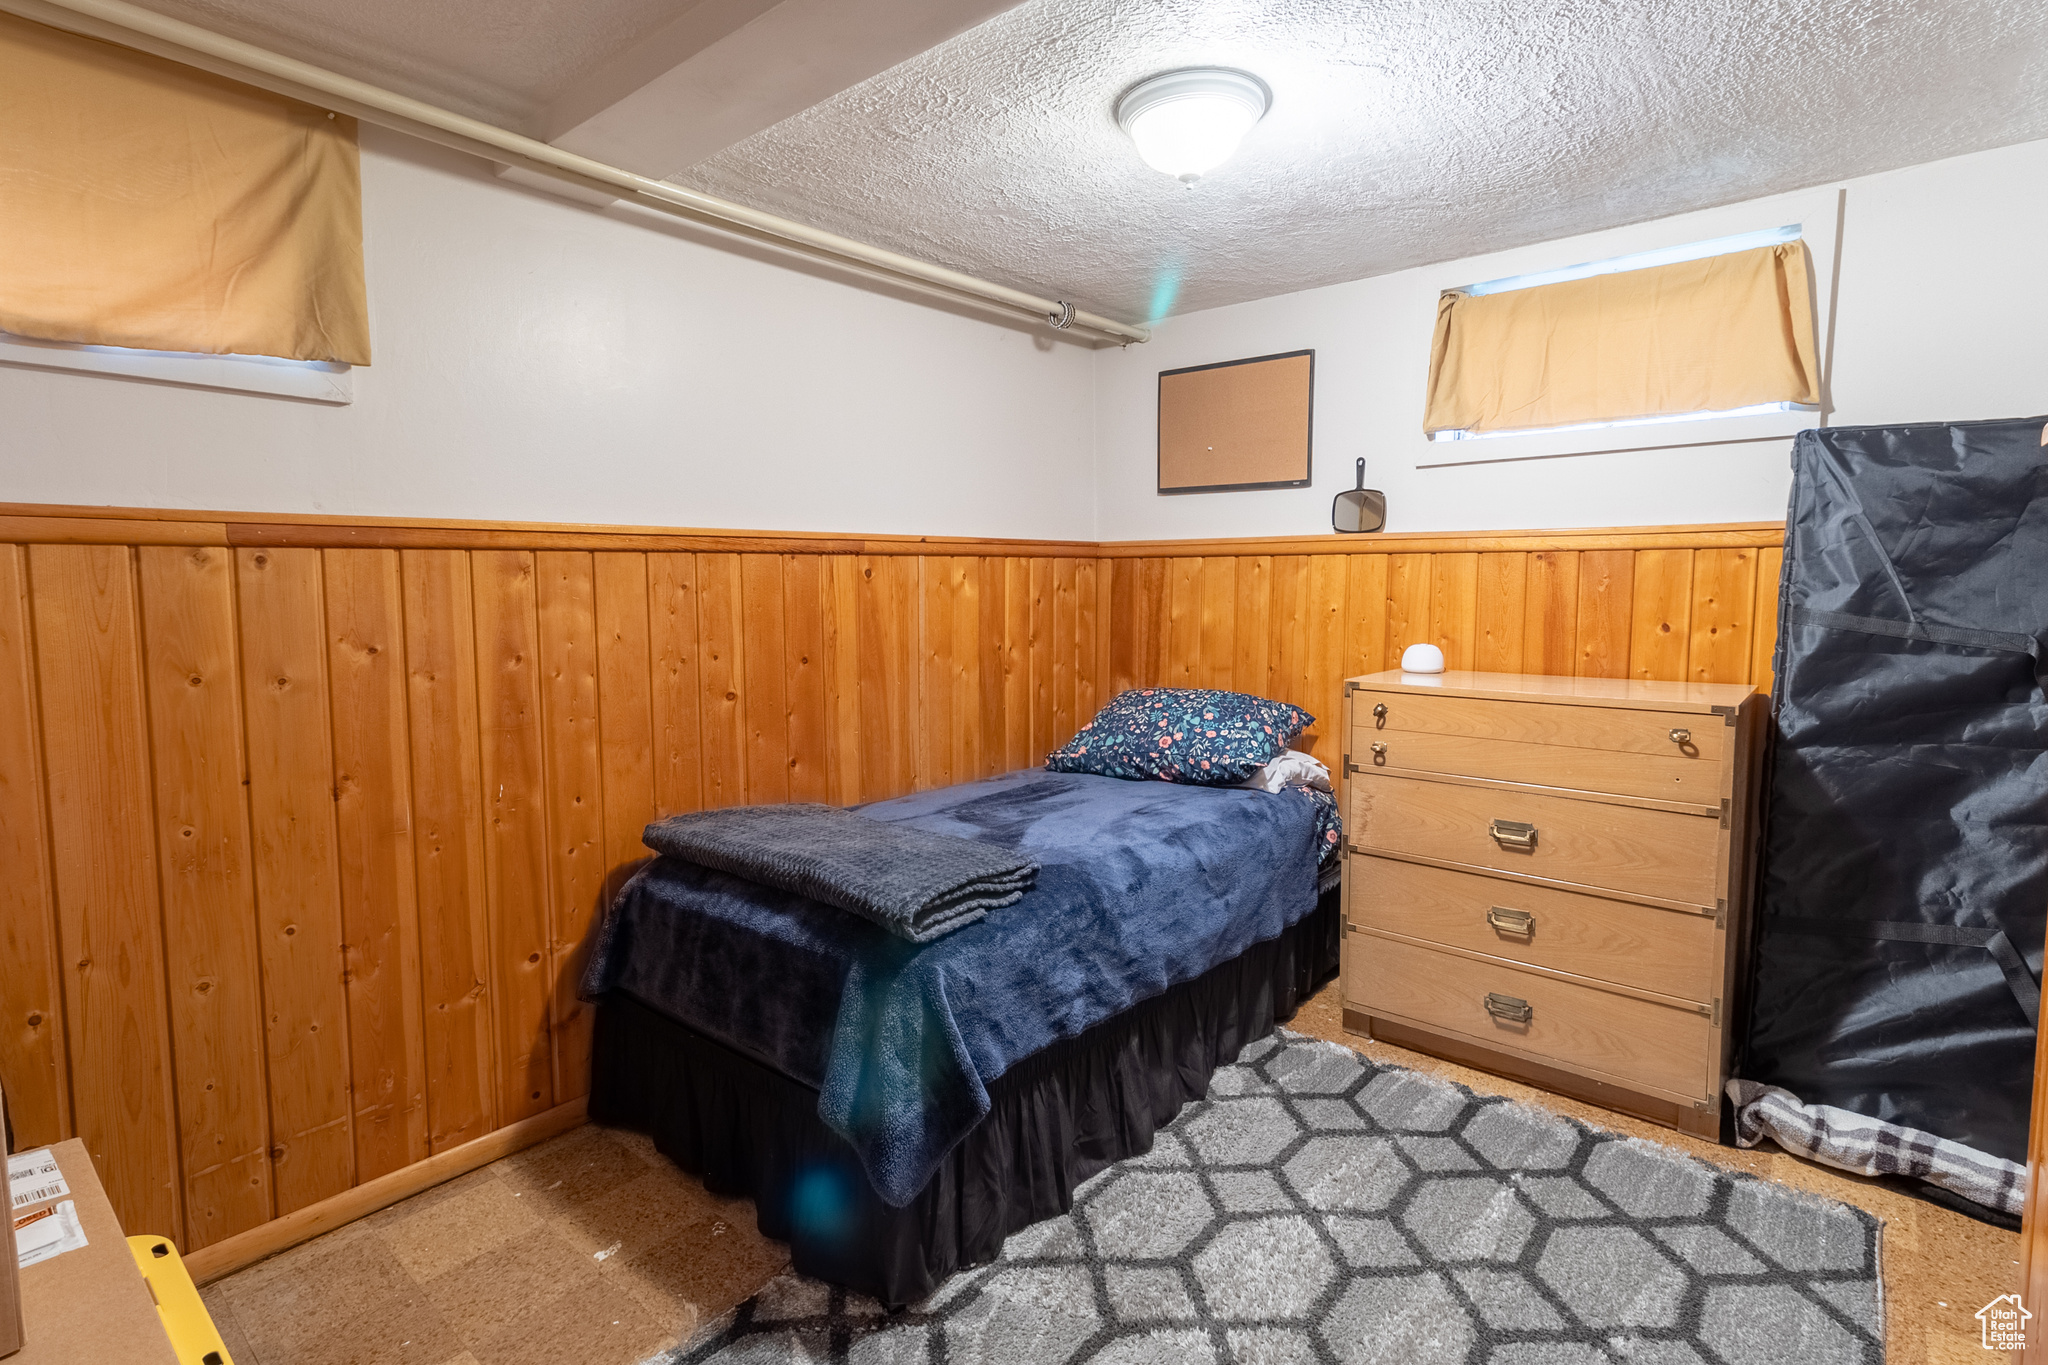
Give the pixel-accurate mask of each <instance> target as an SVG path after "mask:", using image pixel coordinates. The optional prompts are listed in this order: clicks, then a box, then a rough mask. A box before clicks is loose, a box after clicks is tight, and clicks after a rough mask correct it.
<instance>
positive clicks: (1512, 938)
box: [1344, 857, 1721, 1003]
mask: <svg viewBox="0 0 2048 1365" xmlns="http://www.w3.org/2000/svg"><path fill="white" fill-rule="evenodd" d="M1344 897H1345V905H1344V911H1345V918H1346V919H1347V920H1349V921H1350V922H1351V923H1353V924H1355V925H1358V926H1360V927H1362V928H1366V929H1378V930H1382V931H1384V932H1386V933H1390V934H1400V935H1403V936H1404V937H1407V938H1419V939H1426V940H1428V941H1429V942H1431V943H1443V944H1448V945H1449V946H1451V947H1453V948H1463V949H1465V950H1466V951H1467V952H1474V953H1490V954H1492V955H1493V956H1495V957H1504V958H1508V959H1511V960H1512V961H1515V962H1529V963H1534V964H1535V965H1536V966H1539V967H1548V968H1550V969H1551V970H1552V971H1559V972H1570V973H1572V974H1573V975H1575V976H1589V977H1593V978H1595V979H1596V980H1601V981H1613V982H1617V983H1619V984H1621V985H1624V986H1634V987H1635V988H1637V989H1638V990H1645V991H1656V992H1658V993H1659V994H1660V995H1672V996H1677V997H1679V998H1681V999H1684V1000H1697V1001H1700V1002H1701V1003H1708V1002H1711V1001H1712V1000H1713V999H1714V997H1715V996H1717V995H1719V994H1720V991H1721V986H1720V978H1719V975H1718V972H1717V970H1716V968H1717V966H1718V963H1719V949H1720V938H1721V931H1720V930H1718V929H1716V928H1715V927H1714V920H1713V917H1712V916H1711V915H1696V914H1689V913H1687V912H1685V911H1682V910H1659V909H1656V908H1654V907H1652V906H1647V905H1637V904H1634V903H1633V902H1630V901H1617V900H1608V899H1606V898H1605V897H1602V896H1586V895H1580V894H1578V893H1576V892H1572V891H1560V890H1558V889H1556V888H1554V887H1548V886H1530V885H1528V884H1527V883H1524V882H1510V881H1502V880H1501V879H1500V878H1498V877H1482V876H1480V875H1478V874H1477V873H1473V872H1453V871H1451V870H1450V869H1448V868H1441V867H1424V866H1422V865H1421V864H1420V863H1404V862H1400V861H1397V860H1395V859H1392V858H1365V857H1353V858H1352V859H1351V862H1350V865H1349V866H1348V868H1347V869H1346V877H1345V889H1344ZM1377 946H1378V945H1377V944H1375V943H1374V942H1372V941H1371V940H1369V939H1367V940H1360V941H1358V942H1357V943H1356V944H1355V946H1354V948H1353V951H1355V952H1360V953H1371V952H1373V951H1375V950H1376V948H1377Z"/></svg>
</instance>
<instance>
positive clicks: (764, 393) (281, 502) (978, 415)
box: [0, 127, 1094, 539]
mask: <svg viewBox="0 0 2048 1365" xmlns="http://www.w3.org/2000/svg"><path fill="white" fill-rule="evenodd" d="M362 160H363V200H364V205H363V212H364V236H365V244H364V249H365V253H366V264H367V267H368V272H369V285H370V310H371V322H372V336H371V340H372V345H373V348H374V357H373V358H374V363H373V364H372V365H371V366H370V367H369V368H367V369H360V370H358V371H356V374H355V388H356V401H355V403H354V404H353V405H352V406H349V407H328V406H322V405H319V404H314V403H309V402H302V401H297V400H292V399H283V398H269V397H259V396H254V395H246V394H232V393H221V392H214V391H207V390H198V389H188V388H180V387H171V386H167V385H158V384H149V383H143V382H137V381H131V380H121V379H114V378H109V377H104V376H97V375H75V374H65V373H55V372H50V371H43V370H27V369H18V368H13V367H8V366H0V501H7V502H55V503H87V504H117V505H128V506H155V507H204V508H219V509H224V510H247V511H260V512H329V513H344V514H346V513H355V514H365V515H392V516H445V517H454V518H481V519H490V520H532V521H577V522H604V523H630V524H652V525H669V526H717V527H763V528H773V529H783V530H825V531H872V532H916V533H932V534H949V535H1004V536H1011V535H1015V536H1053V537H1077V538H1083V539H1087V538H1092V537H1093V534H1094V509H1093V506H1092V500H1091V496H1090V494H1091V492H1092V458H1091V452H1090V449H1089V441H1090V436H1091V430H1090V403H1091V390H1092V383H1093V357H1092V355H1091V353H1090V352H1089V351H1088V350H1086V349H1085V348H1083V347H1080V346H1076V345H1071V344H1067V343H1063V342H1062V343H1053V342H1051V341H1049V340H1046V339H1044V338H1043V337H1039V338H1034V337H1033V336H1032V335H1030V334H1029V333H1028V332H1026V331H1023V330H1018V329H1013V328H1010V327H1006V326H1002V325H998V324H995V323H991V322H987V321H982V320H979V319H976V318H971V317H967V316H960V315H956V314H954V313H950V312H947V311H943V310H941V309H938V308H934V307H931V306H928V305H925V304H920V303H916V302H912V301H908V300H905V299H898V298H892V297H887V296H884V295H881V294H877V293H875V292H872V291H869V290H865V289H861V288H857V287H853V286H849V285H846V284H841V283H837V282H834V281H832V280H830V279H828V278H820V277H818V276H817V275H815V274H809V273H805V272H803V271H800V270H793V269H789V268H787V267H785V266H782V265H777V264H773V263H770V262H769V261H767V260H763V259H755V258H753V257H751V256H750V255H748V254H744V253H735V252H732V251H728V250H722V249H719V248H716V247H713V246H710V245H706V244H704V243H703V242H702V241H701V240H695V239H692V235H691V230H690V229H688V228H685V227H683V226H682V225H679V224H674V225H672V224H670V223H668V222H667V220H660V219H655V218H653V217H652V215H649V216H648V218H647V220H645V221H636V220H633V219H631V218H627V217H622V216H620V213H619V212H618V211H614V212H613V214H611V215H610V216H607V215H606V214H603V213H600V212H597V211H595V210H592V209H588V208H584V207H582V206H580V205H576V204H571V203H567V202H564V201H561V200H557V199H554V198H551V197H549V196H545V195H541V194H537V193H534V192H531V191H527V190H522V189H518V188H515V187H512V186H510V185H507V184H505V183H503V182H501V181H499V180H497V179H496V178H495V177H493V176H492V175H491V174H490V171H489V169H488V167H486V166H485V165H484V164H483V163H481V162H478V161H475V160H473V159H470V158H467V157H463V156H458V155H456V154H453V153H448V152H444V151H442V150H440V149H438V148H435V147H431V146H429V145H427V144H424V143H420V142H417V141H414V140H412V139H408V138H403V137H400V136H397V135H395V134H390V133H385V132H382V131H380V130H377V129H373V128H367V127H366V128H365V129H364V130H363V158H362Z"/></svg>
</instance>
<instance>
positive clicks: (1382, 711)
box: [1372, 702, 1387, 730]
mask: <svg viewBox="0 0 2048 1365" xmlns="http://www.w3.org/2000/svg"><path fill="white" fill-rule="evenodd" d="M1372 720H1373V724H1374V725H1375V726H1376V727H1378V728H1379V729H1382V730H1384V729H1386V728H1387V704H1386V703H1385V702H1381V703H1379V704H1378V705H1377V706H1375V707H1373V708H1372Z"/></svg>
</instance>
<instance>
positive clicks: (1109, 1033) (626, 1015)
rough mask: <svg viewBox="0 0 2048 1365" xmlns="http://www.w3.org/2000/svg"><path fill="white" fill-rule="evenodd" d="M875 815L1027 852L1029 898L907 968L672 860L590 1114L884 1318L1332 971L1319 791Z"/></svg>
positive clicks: (1000, 1234) (879, 942)
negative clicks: (751, 1220)
mask: <svg viewBox="0 0 2048 1365" xmlns="http://www.w3.org/2000/svg"><path fill="white" fill-rule="evenodd" d="M860 813H861V814H862V815H864V816H866V817H868V818H870V819H874V820H878V821H882V822H886V823H901V824H904V825H908V826H910V827H912V828H915V829H920V830H925V831H929V832H932V833H938V834H947V835H953V836H956V837H960V838H967V839H972V840H976V841H978V842H980V843H983V844H986V845H992V846H994V847H996V848H1001V849H1007V850H1012V851H1014V852H1016V853H1018V854H1020V855H1023V856H1026V857H1028V858H1030V859H1032V860H1035V861H1036V862H1037V863H1038V864H1039V868H1040V870H1039V872H1038V875H1037V879H1036V882H1035V884H1034V885H1033V886H1032V887H1031V889H1030V890H1029V891H1027V892H1026V893H1025V895H1024V896H1023V898H1022V899H1021V900H1018V901H1016V902H1015V903H1014V904H1011V905H1008V906H1005V907H1003V908H1001V909H998V910H995V911H992V912H990V913H989V914H987V916H986V917H985V918H982V919H980V920H979V921H977V922H975V923H972V924H969V925H967V926H966V927H964V928H960V929H957V930H955V931H953V932H950V933H947V934H946V935H945V936H944V937H941V938H938V939H936V940H934V941H932V942H929V943H913V942H909V941H906V940H905V939H903V938H899V937H897V936H895V935H892V934H890V933H888V932H886V931H885V930H884V929H882V928H880V927H877V926H876V925H875V924H872V923H869V922H868V921H866V920H863V919H861V918H858V917H856V916H854V915H852V914H849V913H847V912H845V911H843V910H840V909H837V908H835V907H833V906H830V905H826V904H822V903H820V902H819V901H816V900H812V899H809V898H807V897H805V896H803V895H800V894H797V893H796V892H794V891H784V890H777V889H774V888H773V887H770V886H766V885H762V884H759V883H756V882H754V881H749V880H744V879H742V878H740V877H737V876H734V875H731V874H729V873H726V872H722V871H717V870H714V869H713V868H711V867H708V866H704V865H701V864H699V863H695V862H690V861H684V860H682V859H678V858H669V857H664V858H658V859H656V860H655V861H654V862H652V863H650V864H649V865H648V866H647V867H646V868H644V869H643V870H642V871H641V872H640V873H639V874H638V875H637V876H635V877H634V878H633V879H632V881H630V882H629V883H628V884H627V885H626V887H625V888H624V889H623V891H622V892H621V893H620V895H619V897H618V899H617V901H616V902H615V903H614V905H613V906H612V908H611V910H610V912H609V914H608V915H607V916H606V919H605V922H604V924H603V926H602V928H601V930H600V933H599V937H598V940H597V943H596V945H595V948H594V951H593V955H592V958H591V963H590V968H589V971H588V974H587V976H586V978H585V995H586V996H587V997H588V998H590V999H591V1000H593V1001H595V1002H596V1003H597V1027H596V1034H595V1042H594V1057H593V1073H592V1085H591V1096H590V1113H591V1117H592V1118H593V1119H595V1120H596V1121H598V1122H600V1123H607V1124H612V1125H617V1126H622V1127H629V1128H635V1129H639V1130H641V1131H644V1132H647V1133H650V1134H651V1135H652V1136H653V1138H654V1142H655V1145H656V1147H657V1148H659V1149H660V1150H661V1151H662V1152H663V1153H665V1154H666V1155H668V1156H669V1157H670V1158H671V1159H673V1160H674V1161H676V1162H677V1163H678V1164H679V1165H681V1166H683V1167H684V1168H685V1169H688V1170H691V1171H695V1172H698V1173H700V1174H701V1175H702V1176H703V1178H704V1181H705V1184H706V1185H707V1186H708V1187H709V1188H710V1189H712V1190H713V1191H715V1192H717V1193H721V1194H729V1195H745V1196H747V1197H750V1198H752V1199H753V1200H754V1202H755V1205H756V1208H757V1211H758V1216H759V1221H760V1226H761V1230H762V1231H763V1232H764V1233H766V1234H767V1235H769V1236H771V1237H774V1238H777V1239H778V1240H782V1241H785V1242H787V1243H788V1244H789V1246H790V1252H791V1259H792V1262H793V1264H794V1265H795V1267H796V1268H797V1269H798V1270H800V1271H802V1272H804V1273H806V1274H810V1275H814V1276H817V1277H819V1278H821V1279H826V1280H830V1281H833V1282H835V1283H839V1284H843V1285H846V1286H848V1287H849V1288H852V1289H856V1290H859V1291H861V1292H864V1293H867V1294H870V1295H872V1296H874V1297H875V1298H876V1299H878V1300H880V1301H881V1302H882V1303H884V1304H886V1305H889V1306H892V1307H894V1306H899V1305H903V1304H908V1303H914V1302H917V1301H919V1300H921V1299H923V1298H924V1297H926V1296H927V1295H928V1294H930V1292H931V1291H932V1290H933V1289H934V1288H935V1287H936V1286H937V1285H938V1284H939V1282H940V1281H942V1280H943V1279H944V1278H945V1277H946V1276H947V1275H949V1274H951V1273H952V1272H953V1271H955V1270H958V1269H961V1268H964V1267H967V1266H972V1265H975V1264H979V1263H980V1262H983V1261H986V1260H988V1259H990V1258H991V1257H993V1256H994V1255H996V1253H997V1252H998V1251H999V1250H1000V1249H1001V1247H1002V1243H1003V1240H1004V1239H1005V1238H1006V1237H1008V1236H1009V1235H1010V1234H1011V1233H1013V1232H1015V1231H1017V1230H1019V1229H1021V1228H1023V1227H1025V1226H1028V1225H1029V1224H1031V1223H1034V1222H1037V1221H1039V1220H1041V1219H1044V1218H1049V1217H1054V1216H1057V1215H1059V1214H1061V1213H1064V1212H1065V1211H1067V1209H1068V1208H1069V1207H1070V1206H1071V1202H1072V1194H1073V1190H1074V1188H1075V1186H1077V1185H1078V1184H1080V1183H1081V1182H1082V1181H1084V1180H1086V1179H1087V1178H1088V1177H1089V1176H1091V1175H1093V1174H1094V1173H1095V1172H1097V1171H1099V1170H1101V1169H1102V1168H1103V1167H1105V1166H1107V1165H1109V1164H1110V1163H1111V1162H1114V1161H1118V1160H1121V1159H1123V1158H1125V1157H1130V1156H1136V1155H1139V1154H1141V1153H1143V1152H1145V1151H1147V1150H1149V1149H1150V1147H1151V1144H1152V1136H1153V1133H1154V1131H1155V1130H1156V1129H1157V1128H1158V1127H1159V1126H1160V1125H1162V1124H1163V1123H1165V1122H1166V1121H1167V1120H1169V1119H1170V1118H1172V1116H1173V1115H1174V1113H1175V1112H1177V1111H1178V1109H1179V1108H1180V1107H1181V1105H1183V1104H1185V1103H1186V1102H1188V1101H1189V1100H1191V1099H1195V1098H1199V1097H1200V1096H1201V1095H1203V1094H1204V1093H1205V1092H1206V1089H1207V1085H1208V1080H1209V1076H1210V1073H1211V1072H1213V1071H1214V1070H1215V1069H1216V1068H1217V1067H1218V1066H1220V1065H1223V1064H1225V1063H1227V1062H1229V1061H1230V1060H1231V1059H1232V1058H1234V1057H1235V1056H1236V1055H1237V1053H1238V1051H1239V1050H1240V1049H1242V1048H1243V1047H1244V1045H1245V1044H1247V1043H1249V1042H1252V1041H1253V1040H1255V1039H1257V1038H1259V1037H1261V1036H1263V1035H1264V1034H1266V1033H1267V1032H1269V1031H1270V1030H1271V1029H1272V1028H1273V1027H1274V1025H1275V1023H1276V1022H1277V1021H1280V1020H1284V1019H1286V1018H1288V1017H1290V1016H1291V1015H1292V1014H1293V1012H1294V1010H1295V1007H1296V1006H1297V1004H1298V1003H1299V1002H1300V1001H1301V1000H1302V999H1304V998H1305V997H1306V996H1307V995H1308V994H1310V993H1311V992H1312V991H1314V990H1315V989H1316V987H1317V986H1319V985H1320V984H1321V983H1322V982H1323V981H1325V980H1327V979H1328V978H1329V977H1330V976H1331V975H1333V974H1334V973H1335V971H1336V968H1337V960H1338V945H1339V938H1340V934H1341V931H1342V917H1341V912H1340V909H1339V906H1338V896H1337V891H1336V887H1335V885H1334V881H1335V868H1336V860H1335V858H1334V856H1329V855H1331V854H1333V853H1334V850H1335V849H1336V847H1337V846H1338V843H1339V837H1338V835H1337V833H1336V830H1335V803H1334V802H1333V801H1331V800H1330V798H1329V797H1328V795H1327V794H1325V793H1321V792H1316V791H1312V790H1309V789H1307V788H1305V787H1290V788H1286V789H1283V790H1281V791H1278V792H1269V791H1263V790H1254V789H1244V788H1239V787H1219V786H1190V785H1180V784H1176V783H1172V782H1159V781H1151V782H1140V781H1131V780H1126V779H1124V778H1119V777H1109V776H1098V775H1092V774H1087V773H1075V772H1045V771H1025V772H1016V773H1010V774H1007V775H1005V776H1002V777H997V778H992V779H989V780H987V781H982V782H974V783H968V784H965V785H962V786H955V787H948V788H943V789H940V790H936V791H928V792H922V793H919V794H917V795H914V796H907V797H902V798H900V799H897V800H893V801H884V802H879V803H876V804H873V805H869V806H865V807H862V808H861V809H860Z"/></svg>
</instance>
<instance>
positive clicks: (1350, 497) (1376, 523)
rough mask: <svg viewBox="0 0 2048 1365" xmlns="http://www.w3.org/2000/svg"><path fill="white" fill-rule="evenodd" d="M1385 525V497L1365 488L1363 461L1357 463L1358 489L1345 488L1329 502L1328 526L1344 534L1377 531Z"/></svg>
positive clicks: (1375, 490)
mask: <svg viewBox="0 0 2048 1365" xmlns="http://www.w3.org/2000/svg"><path fill="white" fill-rule="evenodd" d="M1386 524H1387V495H1386V494H1385V493H1382V492H1380V490H1379V489H1377V488H1367V487H1366V486H1365V461H1364V460H1360V461H1359V462H1358V487H1356V488H1347V489H1345V490H1344V491H1343V492H1342V493H1339V494H1338V495H1337V496H1336V497H1335V498H1334V499H1332V500H1331V502H1330V525H1331V527H1332V528H1333V529H1335V530H1338V531H1344V532H1352V531H1377V530H1379V529H1381V528H1382V527H1384V526H1385V525H1386Z"/></svg>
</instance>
